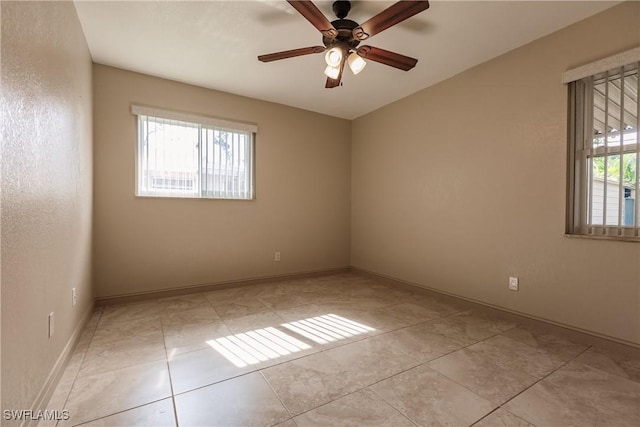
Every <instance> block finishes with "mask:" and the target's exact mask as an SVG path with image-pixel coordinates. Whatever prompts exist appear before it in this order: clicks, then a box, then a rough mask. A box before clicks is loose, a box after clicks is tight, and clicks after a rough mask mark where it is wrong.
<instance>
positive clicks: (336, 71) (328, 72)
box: [324, 65, 340, 79]
mask: <svg viewBox="0 0 640 427" xmlns="http://www.w3.org/2000/svg"><path fill="white" fill-rule="evenodd" d="M324 75H325V76H327V77H329V78H330V79H337V78H338V76H339V75H340V68H338V67H332V66H331V65H327V68H325V69H324Z"/></svg>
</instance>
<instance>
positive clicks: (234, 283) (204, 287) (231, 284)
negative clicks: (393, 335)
mask: <svg viewBox="0 0 640 427" xmlns="http://www.w3.org/2000/svg"><path fill="white" fill-rule="evenodd" d="M350 270H351V268H350V267H338V268H331V269H326V270H312V271H306V272H299V273H287V274H278V275H273V276H261V277H254V278H247V279H238V280H226V281H221V282H212V283H203V284H199V285H189V286H179V287H174V288H168V289H161V290H153V291H146V292H134V293H130V294H120V295H110V296H106V297H98V298H96V305H97V306H103V305H113V304H127V303H132V302H138V301H144V300H149V299H155V298H166V297H173V296H179V295H187V294H192V293H196V292H209V291H216V290H220V289H228V288H235V287H238V286H246V285H258V284H261V283H269V282H276V281H279V280H296V279H306V278H311V277H318V276H328V275H331V274H340V273H348V272H349V271H350Z"/></svg>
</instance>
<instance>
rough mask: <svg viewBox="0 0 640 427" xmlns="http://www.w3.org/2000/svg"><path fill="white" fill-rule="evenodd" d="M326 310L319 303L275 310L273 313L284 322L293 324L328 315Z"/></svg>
mask: <svg viewBox="0 0 640 427" xmlns="http://www.w3.org/2000/svg"><path fill="white" fill-rule="evenodd" d="M328 310H329V308H327V307H326V306H325V305H323V304H321V303H313V304H305V305H300V306H297V307H291V308H284V309H281V310H276V311H275V313H276V314H277V315H278V316H280V317H281V318H282V319H283V320H284V321H287V322H295V321H297V320H303V319H308V318H310V317H317V316H323V315H326V314H329V312H328Z"/></svg>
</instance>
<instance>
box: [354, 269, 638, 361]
mask: <svg viewBox="0 0 640 427" xmlns="http://www.w3.org/2000/svg"><path fill="white" fill-rule="evenodd" d="M351 271H352V272H353V273H356V274H362V275H365V276H369V277H372V278H376V279H379V280H383V281H387V282H390V283H394V284H399V285H404V286H411V287H415V288H420V289H424V290H427V291H430V292H434V293H437V294H440V295H445V296H447V297H451V298H455V299H458V300H462V301H466V302H470V303H474V304H478V305H481V306H484V307H488V308H491V309H494V310H498V311H501V312H503V313H508V314H510V315H514V316H518V317H520V318H525V319H528V320H530V321H534V322H539V323H542V324H547V325H553V326H556V327H560V328H563V329H567V330H569V331H572V332H574V333H578V334H581V335H582V338H583V339H584V340H586V341H591V343H593V345H603V346H611V344H613V343H615V344H622V345H624V346H627V347H634V348H640V343H636V342H633V341H627V340H624V339H620V338H616V337H612V336H609V335H606V334H601V333H598V332H594V331H590V330H587V329H582V328H580V327H578V326H573V325H568V324H565V323H561V322H556V321H554V320H551V319H546V318H543V317H539V316H535V315H532V314H528V313H523V312H520V311H516V310H511V309H509V308H505V307H501V306H498V305H495V304H491V303H488V302H485V301H479V300H476V299H473V298H467V297H463V296H461V295H457V294H454V293H450V292H446V291H442V290H440V289H435V288H431V287H429V286H426V285H422V284H420V283H414V282H410V281H407V280H402V279H398V278H396V277H392V276H387V275H385V274H381V273H376V272H374V271H370V270H365V269H362V268H359V267H353V266H352V267H351Z"/></svg>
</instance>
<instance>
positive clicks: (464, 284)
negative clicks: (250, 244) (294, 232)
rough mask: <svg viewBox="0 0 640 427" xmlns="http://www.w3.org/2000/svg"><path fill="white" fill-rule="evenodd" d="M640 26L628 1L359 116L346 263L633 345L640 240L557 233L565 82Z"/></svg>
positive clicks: (638, 6) (638, 310)
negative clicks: (516, 282)
mask: <svg viewBox="0 0 640 427" xmlns="http://www.w3.org/2000/svg"><path fill="white" fill-rule="evenodd" d="M639 28H640V3H639V2H633V3H627V4H623V5H621V6H618V7H614V8H613V9H610V10H608V11H605V12H603V13H602V14H599V15H596V16H594V17H592V18H590V19H587V20H586V21H583V22H580V23H578V24H575V25H573V26H571V27H568V28H566V29H563V30H561V31H559V32H557V33H554V34H552V35H550V36H548V37H545V38H542V39H540V40H537V41H535V42H533V43H531V44H529V45H526V46H524V47H521V48H519V49H516V50H514V51H512V52H509V53H507V54H505V55H503V56H501V57H498V58H496V59H493V60H491V61H489V62H486V63H484V64H482V65H479V66H477V67H475V68H473V69H470V70H468V71H465V72H463V73H461V74H459V75H457V76H455V77H454V78H451V79H449V80H447V81H444V82H442V83H440V84H438V85H435V86H433V87H431V88H428V89H425V90H423V91H421V92H418V93H417V94H414V95H412V96H410V97H408V98H405V99H403V100H401V101H398V102H396V103H394V104H391V105H388V106H386V107H384V108H382V109H380V110H377V111H375V112H373V113H370V114H368V115H366V116H363V117H361V118H359V119H357V120H355V121H354V122H353V127H352V147H353V148H352V171H351V174H352V199H351V201H352V217H351V227H352V228H351V230H352V241H351V247H352V250H351V264H352V265H353V266H356V267H359V268H362V269H365V270H369V271H373V272H377V273H379V274H383V275H387V276H391V277H394V278H398V279H402V280H406V281H410V282H414V283H417V284H420V285H423V286H427V287H432V288H435V289H438V290H441V291H445V292H449V293H452V294H456V295H460V296H463V297H466V298H472V299H475V300H478V301H482V302H486V303H490V304H493V305H497V306H500V307H504V308H507V309H510V310H515V311H518V312H522V313H526V314H529V315H533V316H538V317H541V318H544V319H549V320H552V321H555V322H559V323H563V324H567V325H571V326H573V327H578V328H583V329H586V330H589V331H593V332H596V333H599V334H603V335H607V336H610V337H614V338H616V339H619V340H626V341H629V342H633V343H636V344H638V343H640V245H638V244H634V243H620V242H607V241H594V240H584V239H578V238H568V237H565V236H564V227H565V196H566V193H565V187H566V175H565V174H566V152H567V148H566V146H567V140H566V133H567V132H566V129H567V88H566V87H565V86H564V85H562V84H561V83H560V75H561V73H562V72H563V71H565V70H567V69H570V68H572V67H575V66H578V65H581V64H583V63H587V62H590V61H593V60H596V59H598V58H601V57H605V56H608V55H611V54H615V53H618V52H620V51H623V50H626V49H630V48H633V47H635V46H638V45H639V44H640V30H639ZM433 60H436V61H437V60H438V59H437V58H433ZM421 66H422V67H428V66H429V64H428V63H423V64H422V65H421ZM421 66H420V65H419V66H418V69H416V70H415V71H412V72H420V67H421ZM510 275H515V276H518V277H519V278H520V291H519V292H513V291H509V290H508V289H507V282H508V277H509V276H510Z"/></svg>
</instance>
